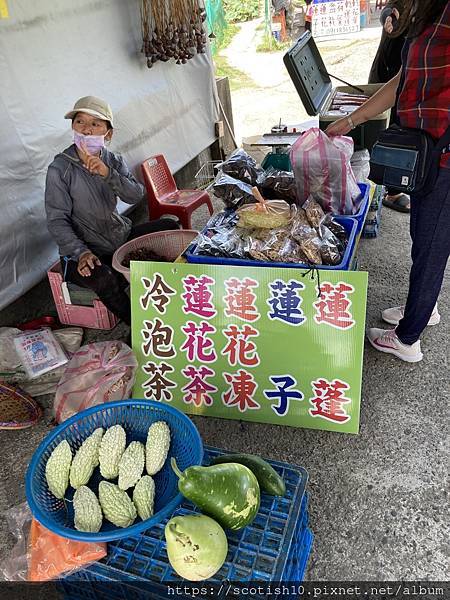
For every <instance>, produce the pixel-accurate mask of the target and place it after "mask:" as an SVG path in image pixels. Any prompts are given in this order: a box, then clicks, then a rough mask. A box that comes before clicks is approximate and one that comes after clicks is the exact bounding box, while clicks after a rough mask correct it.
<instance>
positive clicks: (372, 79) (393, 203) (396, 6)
mask: <svg viewBox="0 0 450 600" xmlns="http://www.w3.org/2000/svg"><path fill="white" fill-rule="evenodd" d="M403 10H404V0H390V1H389V2H388V3H387V5H386V6H385V7H384V8H383V10H382V11H381V15H380V21H381V24H382V25H383V31H382V34H381V40H380V45H379V46H378V50H377V53H376V55H375V58H374V61H373V63H372V68H371V69H370V75H369V83H387V82H388V81H389V80H390V79H392V77H394V76H395V75H396V74H397V73H398V72H399V70H400V67H401V64H402V48H403V44H404V43H405V37H406V31H405V32H403V33H402V34H401V35H398V36H395V34H394V36H392V34H393V33H394V31H395V30H396V28H397V26H398V22H399V18H400V14H401V13H402V12H403ZM395 119H396V112H395V108H393V109H392V111H391V124H392V123H393V122H395ZM383 205H384V206H386V207H388V208H392V209H393V210H397V211H398V212H404V213H409V212H410V201H409V196H408V195H407V194H404V193H403V192H400V191H399V190H397V189H395V188H387V190H386V195H385V197H384V198H383Z"/></svg>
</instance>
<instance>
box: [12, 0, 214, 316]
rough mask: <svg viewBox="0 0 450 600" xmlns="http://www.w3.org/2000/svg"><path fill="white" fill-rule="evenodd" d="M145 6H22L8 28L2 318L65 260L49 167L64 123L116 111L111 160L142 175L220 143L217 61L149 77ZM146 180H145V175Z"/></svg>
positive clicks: (125, 0)
mask: <svg viewBox="0 0 450 600" xmlns="http://www.w3.org/2000/svg"><path fill="white" fill-rule="evenodd" d="M139 6H140V2H139V0H77V1H76V2H75V1H71V0H39V1H38V2H32V1H31V0H15V1H14V2H12V1H9V2H8V7H9V18H7V19H0V308H3V307H4V306H6V305H7V304H9V303H10V302H12V301H13V300H14V299H15V298H17V297H19V296H20V295H22V294H23V293H24V292H25V291H27V290H28V289H29V288H30V287H31V286H33V285H34V284H36V283H37V282H38V281H39V280H40V279H41V278H42V275H43V273H44V272H45V270H46V269H47V268H48V267H49V265H50V264H51V263H52V262H53V261H54V260H56V258H57V249H56V245H55V244H54V243H53V241H52V240H51V238H50V236H49V234H48V232H47V228H46V223H45V213H44V184H45V175H46V170H47V166H48V165H49V163H50V162H51V161H52V159H53V157H54V155H55V154H57V153H58V152H60V151H61V150H63V149H64V148H66V147H67V146H68V145H69V144H70V143H71V140H72V136H71V129H70V121H66V120H64V118H63V117H64V114H65V112H66V111H68V110H69V109H71V108H72V106H73V103H74V101H75V100H76V99H77V98H79V97H81V96H87V95H94V96H99V97H101V98H104V99H106V100H107V101H108V102H109V103H110V104H111V106H112V109H113V112H114V118H115V131H114V137H113V140H112V144H111V147H110V148H111V150H113V151H115V152H119V153H121V154H123V155H124V157H125V158H126V160H127V162H128V164H129V165H130V166H131V167H132V168H133V169H134V170H135V172H136V173H137V174H138V172H137V170H136V167H137V166H138V165H139V163H140V162H141V161H142V160H144V159H145V158H146V157H148V156H150V155H152V154H156V153H163V154H164V155H165V156H166V158H167V160H168V162H169V165H170V167H171V169H172V170H173V171H176V170H178V169H180V168H181V167H183V166H184V165H185V164H187V163H188V162H189V161H190V160H191V159H192V158H194V157H195V156H196V155H197V154H199V153H200V152H201V151H202V150H204V149H205V148H207V147H208V146H209V145H210V144H211V143H212V142H213V141H214V122H215V121H216V120H217V100H216V98H217V93H216V88H215V81H214V73H213V69H212V64H211V58H210V56H209V55H207V54H204V55H199V56H196V57H195V58H193V59H192V60H190V61H188V62H187V64H185V65H176V64H175V62H174V61H170V62H167V63H162V62H160V63H156V65H155V66H154V67H153V68H152V69H148V68H147V66H146V63H145V58H144V56H143V55H142V54H141V53H140V48H141V26H140V13H139ZM138 175H139V174H138Z"/></svg>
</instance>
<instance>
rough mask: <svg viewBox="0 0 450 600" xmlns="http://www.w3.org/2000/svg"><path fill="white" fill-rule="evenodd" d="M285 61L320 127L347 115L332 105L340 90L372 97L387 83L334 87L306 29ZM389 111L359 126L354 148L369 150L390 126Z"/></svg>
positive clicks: (305, 104)
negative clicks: (381, 132) (379, 135)
mask: <svg viewBox="0 0 450 600" xmlns="http://www.w3.org/2000/svg"><path fill="white" fill-rule="evenodd" d="M283 61H284V64H285V66H286V68H287V70H288V73H289V75H290V77H291V79H292V82H293V84H294V86H295V89H296V90H297V92H298V94H299V96H300V99H301V101H302V103H303V105H304V107H305V109H306V112H307V113H308V114H309V115H311V116H313V115H314V116H316V115H319V127H320V128H321V129H326V128H327V127H328V125H329V124H330V123H332V122H333V121H336V120H337V119H339V118H340V117H343V116H345V115H346V114H351V112H350V113H344V112H338V111H334V110H333V111H332V110H331V108H330V107H331V105H332V104H333V100H334V97H335V95H336V94H337V93H338V92H343V93H347V94H355V95H361V94H362V92H361V91H360V90H362V91H363V92H364V94H367V95H368V96H373V94H375V92H377V91H378V90H379V89H380V88H381V87H382V86H383V85H384V84H382V83H371V84H362V85H359V84H357V85H358V88H360V90H358V89H357V88H354V87H351V86H346V85H345V86H338V87H335V88H334V87H333V85H332V83H331V79H330V75H329V74H328V72H327V69H326V67H325V64H324V62H323V60H322V57H321V55H320V52H319V49H318V48H317V46H316V43H315V41H314V38H313V37H312V35H311V33H310V32H309V31H306V32H305V33H304V34H303V35H302V36H301V37H300V38H299V40H298V41H297V42H296V43H295V45H294V46H292V48H291V49H290V50H288V52H286V54H285V55H284V57H283ZM389 117H390V110H386V111H384V112H383V113H381V114H379V115H377V116H375V117H373V118H372V119H370V120H369V121H367V122H366V123H364V124H362V125H359V126H358V127H356V128H355V129H354V130H353V131H351V132H350V133H349V135H350V136H351V137H352V138H353V140H354V142H355V148H367V149H368V150H370V149H371V148H372V146H373V144H374V143H375V142H376V140H377V138H378V133H379V132H380V131H382V130H383V129H386V128H387V127H388V125H389Z"/></svg>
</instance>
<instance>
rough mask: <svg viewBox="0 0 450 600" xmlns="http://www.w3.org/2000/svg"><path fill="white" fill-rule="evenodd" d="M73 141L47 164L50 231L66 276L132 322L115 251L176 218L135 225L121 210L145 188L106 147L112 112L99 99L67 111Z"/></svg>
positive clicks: (87, 99) (83, 101)
mask: <svg viewBox="0 0 450 600" xmlns="http://www.w3.org/2000/svg"><path fill="white" fill-rule="evenodd" d="M65 118H66V119H71V121H72V130H73V140H74V143H73V144H72V145H71V146H69V147H68V148H66V149H65V150H64V151H63V152H62V153H61V154H57V155H56V156H55V158H54V160H53V162H52V163H51V164H50V166H49V167H48V171H47V180H46V184H45V210H46V214H47V226H48V230H49V232H50V234H51V235H52V237H53V239H54V240H55V242H56V243H57V244H58V247H59V253H60V256H61V264H62V268H63V273H64V280H65V281H70V282H72V283H75V284H76V285H79V286H81V287H86V288H90V289H92V290H94V292H95V293H96V294H97V296H98V297H99V298H100V300H101V301H102V302H103V304H104V305H105V306H106V307H107V308H108V309H109V310H110V311H111V312H113V313H114V314H115V315H116V316H118V317H119V318H120V319H122V320H123V321H125V323H127V324H128V325H129V324H130V323H131V309H130V299H129V297H128V295H127V294H126V293H125V289H126V287H127V286H128V283H127V281H126V280H125V278H124V277H123V276H122V275H121V274H120V273H118V272H117V271H115V270H114V269H112V267H111V261H112V255H113V254H114V252H115V250H117V248H119V246H121V245H122V244H124V243H125V242H126V241H128V240H130V239H133V238H135V237H139V236H140V235H144V234H146V233H151V232H154V231H160V230H164V229H177V228H178V224H177V223H176V222H175V221H173V220H172V219H160V220H155V221H151V222H149V223H145V224H143V225H137V226H136V227H132V226H131V221H130V220H129V219H127V218H126V217H123V216H121V215H119V213H118V212H117V201H118V199H120V200H123V201H124V202H125V203H127V204H131V205H133V204H138V203H139V202H141V200H142V199H143V198H144V187H143V186H142V184H140V183H139V182H138V181H137V180H136V179H135V178H134V177H133V175H132V174H131V173H130V171H129V169H128V167H127V165H126V163H125V161H124V159H123V158H122V157H120V156H118V155H117V154H114V153H113V152H111V151H109V150H107V149H106V148H105V142H107V141H109V140H111V138H112V135H113V114H112V111H111V108H110V106H109V104H107V103H106V102H105V101H104V100H101V99H100V98H95V97H94V96H86V97H84V98H80V99H79V100H77V102H75V105H74V107H73V109H72V110H70V111H69V112H68V113H67V114H66V115H65Z"/></svg>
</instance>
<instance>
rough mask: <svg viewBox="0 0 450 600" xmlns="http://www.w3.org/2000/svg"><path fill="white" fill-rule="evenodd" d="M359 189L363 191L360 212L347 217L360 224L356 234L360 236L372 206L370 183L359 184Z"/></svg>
mask: <svg viewBox="0 0 450 600" xmlns="http://www.w3.org/2000/svg"><path fill="white" fill-rule="evenodd" d="M358 187H359V189H360V190H361V196H360V198H361V200H360V205H359V210H358V212H357V213H355V214H354V215H346V216H347V217H348V218H350V219H355V220H356V222H357V223H358V229H357V232H356V234H357V235H358V234H359V233H360V232H361V230H362V228H363V227H364V221H365V220H366V216H367V213H368V212H369V205H370V184H369V183H358Z"/></svg>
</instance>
